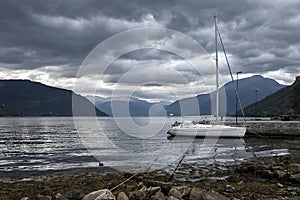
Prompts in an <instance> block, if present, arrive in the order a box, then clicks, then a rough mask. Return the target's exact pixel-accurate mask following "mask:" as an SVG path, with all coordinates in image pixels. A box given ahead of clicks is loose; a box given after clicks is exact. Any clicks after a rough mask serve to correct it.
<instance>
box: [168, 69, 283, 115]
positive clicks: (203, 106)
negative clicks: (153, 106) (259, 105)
mask: <svg viewBox="0 0 300 200" xmlns="http://www.w3.org/2000/svg"><path fill="white" fill-rule="evenodd" d="M234 84H235V82H233V81H231V82H228V83H226V84H225V85H224V86H222V87H221V88H220V95H222V94H223V95H225V94H226V104H225V102H220V107H221V109H220V114H221V115H225V111H224V110H225V108H226V115H233V114H234V113H235V98H236V97H235V90H234ZM283 87H284V85H281V84H279V83H277V82H276V81H275V80H273V79H269V78H264V77H262V76H259V75H255V76H252V77H249V78H244V79H240V80H239V97H240V100H241V104H242V106H243V107H246V106H248V105H250V104H252V103H254V102H255V101H256V100H257V101H260V100H262V99H263V98H265V97H266V96H268V95H270V94H272V93H274V92H276V91H278V90H280V89H281V88H283ZM256 91H257V92H256ZM225 92H226V93H225ZM214 96H215V94H214V93H208V94H201V95H198V96H197V97H196V99H195V98H186V99H181V100H178V101H175V102H174V103H172V104H171V105H169V106H167V107H166V109H167V111H168V113H173V114H174V115H177V116H179V115H195V114H198V112H197V108H195V102H198V104H199V110H200V114H201V115H210V114H214V112H211V108H212V104H211V99H213V102H214ZM180 105H181V106H182V108H184V109H183V112H184V113H181V110H180Z"/></svg>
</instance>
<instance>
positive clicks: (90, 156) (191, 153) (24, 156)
mask: <svg viewBox="0 0 300 200" xmlns="http://www.w3.org/2000/svg"><path fill="white" fill-rule="evenodd" d="M134 123H135V124H137V125H138V126H136V127H131V126H127V125H128V124H129V122H128V121H127V120H125V119H121V120H119V121H118V122H115V121H114V120H113V119H112V118H98V119H96V120H95V119H92V118H87V117H86V118H84V117H83V118H77V119H76V120H75V123H74V120H73V118H71V117H18V118H0V170H1V171H13V170H41V171H44V170H49V169H53V170H60V169H70V168H86V167H97V166H98V165H99V161H101V162H102V163H103V164H104V165H105V166H110V167H114V168H117V169H121V170H129V171H131V170H133V171H136V170H140V171H147V170H153V169H160V168H168V167H174V166H176V163H178V162H179V160H182V162H183V163H195V162H196V163H208V164H209V163H216V162H217V163H225V164H230V163H236V162H241V161H242V160H244V159H248V158H251V157H253V156H254V155H255V156H274V155H286V154H289V153H291V152H293V153H299V148H300V147H299V144H300V142H299V140H292V139H290V140H274V139H273V140H271V139H261V138H253V139H245V140H244V139H192V138H179V137H178V138H177V137H176V138H172V139H168V138H167V135H166V132H167V130H168V127H169V125H170V123H171V122H170V121H169V119H166V118H155V119H152V121H149V118H135V119H134Z"/></svg>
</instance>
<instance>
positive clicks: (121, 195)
mask: <svg viewBox="0 0 300 200" xmlns="http://www.w3.org/2000/svg"><path fill="white" fill-rule="evenodd" d="M117 200H129V198H128V197H127V195H126V194H125V192H120V193H119V194H118V197H117Z"/></svg>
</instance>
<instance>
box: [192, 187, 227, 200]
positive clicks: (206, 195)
mask: <svg viewBox="0 0 300 200" xmlns="http://www.w3.org/2000/svg"><path fill="white" fill-rule="evenodd" d="M189 200H229V199H228V198H226V197H224V196H223V195H220V194H217V193H213V192H210V191H206V190H202V189H200V188H193V189H192V190H191V193H190V197H189Z"/></svg>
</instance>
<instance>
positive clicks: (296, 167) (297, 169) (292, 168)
mask: <svg viewBox="0 0 300 200" xmlns="http://www.w3.org/2000/svg"><path fill="white" fill-rule="evenodd" d="M288 170H289V172H290V173H291V174H297V173H300V164H299V163H292V164H290V165H289V166H288Z"/></svg>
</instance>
